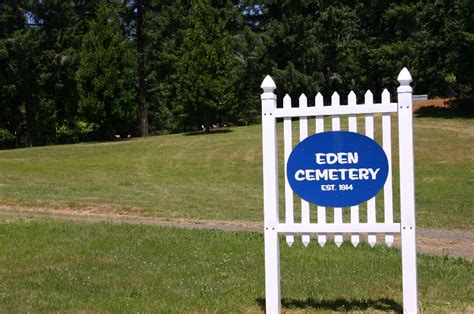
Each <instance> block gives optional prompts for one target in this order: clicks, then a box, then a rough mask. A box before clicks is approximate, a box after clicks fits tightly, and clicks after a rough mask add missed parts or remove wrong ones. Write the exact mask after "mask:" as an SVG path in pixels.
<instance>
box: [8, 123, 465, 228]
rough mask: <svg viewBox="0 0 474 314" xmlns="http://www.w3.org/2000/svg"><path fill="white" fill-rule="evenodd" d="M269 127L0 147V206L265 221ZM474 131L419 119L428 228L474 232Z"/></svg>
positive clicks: (421, 200)
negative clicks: (264, 150)
mask: <svg viewBox="0 0 474 314" xmlns="http://www.w3.org/2000/svg"><path fill="white" fill-rule="evenodd" d="M260 132H261V128H260V126H258V125H257V126H250V127H239V128H230V129H222V130H218V131H217V132H215V133H212V134H210V135H203V134H191V135H189V134H175V135H165V136H155V137H149V138H146V139H131V140H124V141H116V142H106V143H91V144H77V145H62V146H49V147H39V148H31V149H30V148H28V149H18V150H9V151H0V177H1V178H2V179H1V182H0V205H15V206H17V207H18V208H21V207H31V206H39V207H42V208H46V209H48V210H56V209H66V210H72V211H91V212H96V213H108V214H116V213H122V214H130V215H138V216H151V217H160V218H193V219H211V220H212V219H220V220H252V221H259V220H261V219H262V216H263V213H262V209H261V207H262V205H261V204H262V195H261V191H262V179H261V178H262V171H261V136H260ZM473 137H474V127H473V126H472V123H471V121H469V120H464V119H431V118H417V119H415V147H416V195H417V223H418V225H420V226H424V227H436V228H441V229H464V230H472V229H473V227H472V226H474V217H473V216H474V215H473V214H472V209H473V208H474V205H473V203H474V200H473V198H472V195H471V191H472V184H473V182H472V165H473V162H472V149H473V144H472V143H473ZM394 143H397V141H396V139H394ZM394 162H395V164H394V167H395V170H396V162H397V161H396V158H395V159H394ZM395 182H397V180H395Z"/></svg>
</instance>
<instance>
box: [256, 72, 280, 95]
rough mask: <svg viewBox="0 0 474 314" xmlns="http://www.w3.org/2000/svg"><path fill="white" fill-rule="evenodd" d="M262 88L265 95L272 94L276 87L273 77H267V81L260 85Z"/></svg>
mask: <svg viewBox="0 0 474 314" xmlns="http://www.w3.org/2000/svg"><path fill="white" fill-rule="evenodd" d="M260 87H261V88H262V89H263V92H264V93H272V92H273V91H274V90H275V88H276V85H275V82H274V81H273V79H272V78H271V76H270V75H267V76H265V79H264V80H263V82H262V85H260Z"/></svg>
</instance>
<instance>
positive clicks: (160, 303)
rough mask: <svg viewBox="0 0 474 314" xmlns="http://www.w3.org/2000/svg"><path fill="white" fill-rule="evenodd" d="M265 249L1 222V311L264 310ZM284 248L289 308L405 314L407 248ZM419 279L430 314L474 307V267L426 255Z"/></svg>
mask: <svg viewBox="0 0 474 314" xmlns="http://www.w3.org/2000/svg"><path fill="white" fill-rule="evenodd" d="M262 248H263V238H262V235H261V234H258V233H245V232H239V233H235V232H223V231H205V230H200V231H198V230H179V229H172V228H158V227H153V226H137V225H135V226H134V225H126V224H115V225H114V224H106V223H79V222H58V221H52V220H41V219H40V220H38V219H34V220H28V219H18V218H16V219H15V218H11V219H7V218H0V250H1V252H2V254H0V312H2V313H8V312H10V313H11V312H31V311H33V312H154V313H156V312H161V313H169V312H183V311H188V312H189V311H191V312H219V313H228V312H258V311H261V310H262V307H263V304H264V296H265V294H264V286H263V281H264V272H263V249H262ZM281 248H282V249H281V260H282V262H281V272H282V299H283V302H282V303H283V306H284V308H286V309H288V310H292V311H293V310H294V311H297V310H306V311H322V312H330V311H358V310H359V311H361V310H363V311H365V310H369V311H380V310H382V311H392V312H398V311H400V309H401V303H402V296H401V266H400V264H401V263H400V261H401V257H400V253H399V250H397V249H387V248H386V247H382V246H377V247H376V248H374V249H372V248H369V247H368V246H367V245H365V244H363V245H362V246H361V247H360V248H359V249H356V250H355V249H353V248H352V247H351V245H350V244H344V245H343V246H342V247H341V248H339V249H338V248H336V247H335V245H334V244H328V245H327V246H326V247H325V248H324V249H321V248H319V246H317V245H311V246H310V247H309V248H306V249H305V248H303V247H302V245H301V244H295V247H293V248H288V247H287V246H286V245H285V244H284V243H282V245H281ZM418 275H419V293H420V301H421V310H422V311H425V312H426V313H434V312H448V311H454V310H459V311H462V310H466V309H467V308H468V307H469V306H471V309H472V304H473V303H474V286H473V280H472V279H473V277H474V265H473V264H472V262H470V261H466V260H463V259H449V258H443V257H432V256H425V255H420V256H419V259H418ZM466 311H467V310H466Z"/></svg>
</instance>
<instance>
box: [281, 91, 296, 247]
mask: <svg viewBox="0 0 474 314" xmlns="http://www.w3.org/2000/svg"><path fill="white" fill-rule="evenodd" d="M283 108H291V98H290V95H288V94H287V95H286V96H285V97H284V98H283ZM292 131H293V130H292V123H291V117H286V118H283V141H284V155H285V161H284V163H285V168H284V169H285V170H284V171H283V172H284V173H285V221H286V223H288V224H292V223H294V215H293V211H294V209H293V190H292V189H291V186H290V183H289V182H288V178H287V174H286V165H287V162H288V158H289V157H290V154H291V150H292V149H293V132H292ZM294 242H295V236H294V235H293V234H288V235H287V236H286V243H287V244H288V246H292V245H293V243H294Z"/></svg>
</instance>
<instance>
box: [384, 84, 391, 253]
mask: <svg viewBox="0 0 474 314" xmlns="http://www.w3.org/2000/svg"><path fill="white" fill-rule="evenodd" d="M387 103H390V93H389V91H388V90H387V89H384V91H383V92H382V105H384V104H387ZM391 125H392V123H391V118H390V114H389V113H384V114H382V145H383V150H384V151H385V155H387V159H388V176H387V181H385V185H384V187H383V199H384V201H383V203H384V220H385V223H392V222H393V194H392V193H393V191H392V131H391ZM385 243H387V245H388V246H389V247H390V246H392V244H393V234H391V233H387V234H385Z"/></svg>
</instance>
